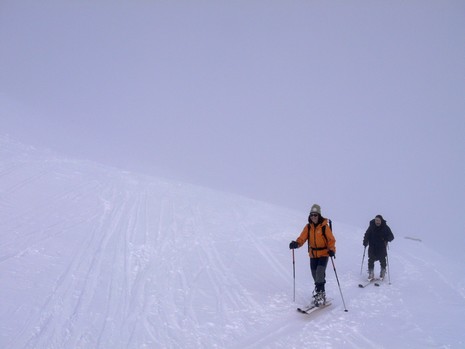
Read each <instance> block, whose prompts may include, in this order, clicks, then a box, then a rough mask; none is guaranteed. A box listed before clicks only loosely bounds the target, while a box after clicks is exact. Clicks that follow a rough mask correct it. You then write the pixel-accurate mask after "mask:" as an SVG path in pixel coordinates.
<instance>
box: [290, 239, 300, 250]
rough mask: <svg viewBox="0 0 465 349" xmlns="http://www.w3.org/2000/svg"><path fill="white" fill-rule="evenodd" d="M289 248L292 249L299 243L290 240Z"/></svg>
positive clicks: (297, 246)
mask: <svg viewBox="0 0 465 349" xmlns="http://www.w3.org/2000/svg"><path fill="white" fill-rule="evenodd" d="M289 248H290V249H291V250H294V249H296V248H299V244H298V243H297V241H291V243H290V244H289Z"/></svg>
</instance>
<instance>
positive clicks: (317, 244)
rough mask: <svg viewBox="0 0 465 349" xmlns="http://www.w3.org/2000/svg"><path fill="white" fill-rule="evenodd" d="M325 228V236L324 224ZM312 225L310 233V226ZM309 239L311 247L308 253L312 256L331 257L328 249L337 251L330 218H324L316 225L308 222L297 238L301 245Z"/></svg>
mask: <svg viewBox="0 0 465 349" xmlns="http://www.w3.org/2000/svg"><path fill="white" fill-rule="evenodd" d="M325 225H326V228H325V236H326V239H325V237H324V236H323V226H325ZM309 227H310V233H309V231H308V228H309ZM307 240H309V242H310V248H309V251H308V254H309V255H310V258H319V257H329V254H328V250H332V251H334V252H335V253H336V239H335V238H334V235H333V232H332V231H331V228H330V227H329V224H328V220H327V219H326V218H324V219H323V221H322V222H321V223H318V224H317V225H316V226H315V225H314V224H313V223H311V224H307V225H306V226H305V227H304V229H303V230H302V233H300V236H299V237H298V238H297V240H296V241H297V243H298V244H299V247H301V246H302V245H303V244H304V243H305V242H306V241H307Z"/></svg>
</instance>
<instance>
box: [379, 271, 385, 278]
mask: <svg viewBox="0 0 465 349" xmlns="http://www.w3.org/2000/svg"><path fill="white" fill-rule="evenodd" d="M385 276H386V268H381V271H380V273H379V278H380V280H384V277H385Z"/></svg>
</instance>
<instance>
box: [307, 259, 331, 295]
mask: <svg viewBox="0 0 465 349" xmlns="http://www.w3.org/2000/svg"><path fill="white" fill-rule="evenodd" d="M328 258H329V257H320V258H310V269H311V271H312V276H313V281H315V291H316V292H320V291H323V292H324V290H325V283H326V266H327V265H328Z"/></svg>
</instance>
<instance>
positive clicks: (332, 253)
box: [328, 250, 336, 258]
mask: <svg viewBox="0 0 465 349" xmlns="http://www.w3.org/2000/svg"><path fill="white" fill-rule="evenodd" d="M328 254H329V256H330V257H334V258H336V254H335V253H334V251H333V250H328Z"/></svg>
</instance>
